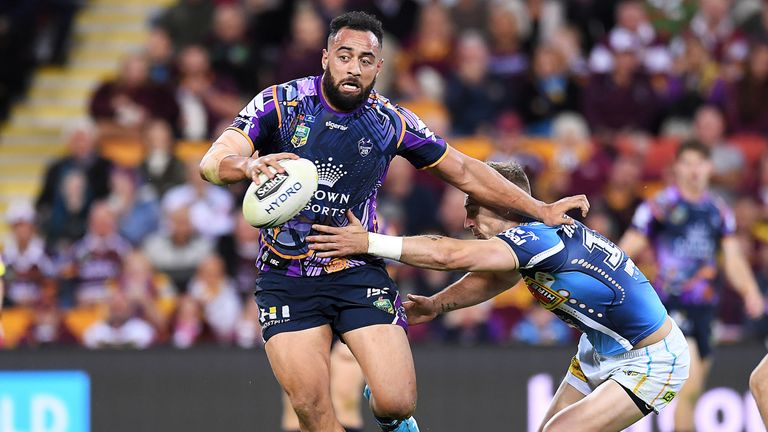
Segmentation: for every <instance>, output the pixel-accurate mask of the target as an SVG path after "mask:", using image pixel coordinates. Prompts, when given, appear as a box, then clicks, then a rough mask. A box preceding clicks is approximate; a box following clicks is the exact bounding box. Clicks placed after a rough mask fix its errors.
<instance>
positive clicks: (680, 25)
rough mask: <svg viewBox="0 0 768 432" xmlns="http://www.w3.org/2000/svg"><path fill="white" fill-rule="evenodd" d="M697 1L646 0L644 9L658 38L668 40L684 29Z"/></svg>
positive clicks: (694, 10) (694, 12) (693, 12)
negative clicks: (669, 0)
mask: <svg viewBox="0 0 768 432" xmlns="http://www.w3.org/2000/svg"><path fill="white" fill-rule="evenodd" d="M698 3H699V0H678V1H674V2H668V1H663V0H662V1H646V2H645V10H646V13H647V14H648V18H649V20H650V22H651V24H652V25H653V28H654V29H655V31H656V33H657V34H658V37H659V39H661V40H662V41H669V40H670V39H672V38H673V37H674V36H677V35H679V34H681V33H682V32H683V31H685V29H686V28H687V26H688V23H689V22H690V21H691V18H693V16H694V15H695V14H696V10H697V7H698Z"/></svg>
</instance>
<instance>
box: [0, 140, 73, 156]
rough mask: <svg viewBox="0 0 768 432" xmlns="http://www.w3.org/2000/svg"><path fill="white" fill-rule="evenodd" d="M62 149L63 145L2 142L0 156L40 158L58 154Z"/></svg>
mask: <svg viewBox="0 0 768 432" xmlns="http://www.w3.org/2000/svg"><path fill="white" fill-rule="evenodd" d="M64 151H65V148H64V146H60V145H53V146H52V145H30V144H10V145H7V144H3V145H2V146H0V157H2V158H6V157H8V156H29V157H36V158H37V160H42V159H50V158H53V157H57V156H60V155H62V154H63V153H64Z"/></svg>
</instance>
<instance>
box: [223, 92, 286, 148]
mask: <svg viewBox="0 0 768 432" xmlns="http://www.w3.org/2000/svg"><path fill="white" fill-rule="evenodd" d="M277 94H278V89H277V86H272V87H269V88H266V89H264V90H263V91H262V92H261V93H259V94H258V95H256V97H254V98H253V99H252V100H251V101H250V102H248V104H247V105H246V106H245V108H243V109H242V111H240V113H239V114H238V115H237V116H236V117H235V120H234V121H233V122H232V124H231V125H230V126H229V127H228V128H227V129H231V130H235V131H237V132H240V133H241V134H242V135H243V136H244V137H246V138H247V139H248V141H249V142H250V143H251V146H252V147H253V151H254V152H256V151H258V150H260V149H261V148H262V147H263V145H264V142H265V141H266V140H267V138H269V137H270V136H272V134H274V132H275V131H276V130H277V128H278V127H279V126H280V121H281V112H280V106H279V103H278V99H277Z"/></svg>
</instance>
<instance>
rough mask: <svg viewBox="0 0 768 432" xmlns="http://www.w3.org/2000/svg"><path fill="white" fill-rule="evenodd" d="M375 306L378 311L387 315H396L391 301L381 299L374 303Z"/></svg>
mask: <svg viewBox="0 0 768 432" xmlns="http://www.w3.org/2000/svg"><path fill="white" fill-rule="evenodd" d="M373 305H374V306H376V307H377V308H378V309H381V310H383V311H384V312H386V313H391V314H394V313H395V308H394V306H392V302H391V301H389V299H385V298H381V297H379V299H378V300H376V301H375V302H373Z"/></svg>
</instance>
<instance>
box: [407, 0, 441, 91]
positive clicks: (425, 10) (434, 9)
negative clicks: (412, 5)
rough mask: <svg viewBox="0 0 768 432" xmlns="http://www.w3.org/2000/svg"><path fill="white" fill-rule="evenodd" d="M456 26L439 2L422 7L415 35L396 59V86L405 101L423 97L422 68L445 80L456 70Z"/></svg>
mask: <svg viewBox="0 0 768 432" xmlns="http://www.w3.org/2000/svg"><path fill="white" fill-rule="evenodd" d="M453 35H454V32H453V24H452V23H451V20H450V16H449V15H448V11H447V10H446V9H445V7H444V6H443V5H442V4H440V3H437V2H433V3H428V4H426V5H423V6H422V7H421V11H420V12H419V18H418V21H417V24H416V31H415V33H414V35H413V36H412V37H411V38H410V39H408V40H406V41H405V42H404V43H403V47H402V48H403V49H402V51H401V52H400V55H399V56H398V58H397V59H396V62H397V79H396V81H395V85H396V86H397V91H398V93H399V94H400V95H401V96H402V97H403V98H404V99H409V98H414V97H417V96H419V95H420V93H421V90H420V89H419V86H418V82H417V80H416V78H417V77H418V76H419V74H420V73H421V70H422V69H431V70H433V71H435V72H437V73H438V74H439V75H440V77H442V78H443V79H444V78H446V77H447V76H448V74H449V73H450V71H451V70H452V68H453V65H454V64H453V63H452V60H453V58H452V57H453V44H454V40H453V37H454V36H453Z"/></svg>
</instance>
